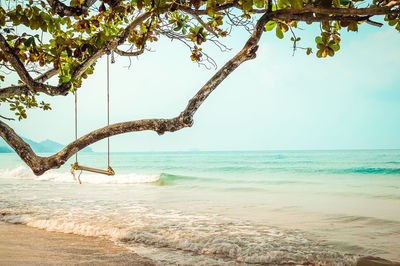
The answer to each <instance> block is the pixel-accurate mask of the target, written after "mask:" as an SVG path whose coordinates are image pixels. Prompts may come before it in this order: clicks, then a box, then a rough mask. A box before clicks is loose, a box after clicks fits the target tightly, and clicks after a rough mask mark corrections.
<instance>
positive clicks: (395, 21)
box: [389, 19, 399, 26]
mask: <svg viewBox="0 0 400 266" xmlns="http://www.w3.org/2000/svg"><path fill="white" fill-rule="evenodd" d="M398 21H399V20H397V19H392V20H389V26H394V25H396V24H397V22H398Z"/></svg>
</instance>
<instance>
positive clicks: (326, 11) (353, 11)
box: [180, 1, 400, 21]
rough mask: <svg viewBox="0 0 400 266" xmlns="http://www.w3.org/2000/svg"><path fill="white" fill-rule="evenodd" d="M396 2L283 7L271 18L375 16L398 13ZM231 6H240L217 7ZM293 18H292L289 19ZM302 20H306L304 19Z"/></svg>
mask: <svg viewBox="0 0 400 266" xmlns="http://www.w3.org/2000/svg"><path fill="white" fill-rule="evenodd" d="M393 2H396V4H390V5H389V4H388V5H386V6H385V7H374V8H371V7H366V8H324V7H317V6H313V5H306V6H304V7H302V8H299V9H297V8H285V9H280V10H276V11H271V12H270V14H271V17H270V18H271V19H280V18H281V17H286V16H289V15H301V14H305V13H308V14H309V13H314V14H318V15H331V16H344V17H348V16H376V15H385V14H390V13H395V14H399V13H400V10H399V9H392V8H393V7H394V6H396V5H399V1H393ZM232 7H238V8H240V6H239V4H238V3H237V2H234V3H230V4H225V5H221V6H219V7H217V9H218V10H225V9H229V8H232ZM180 10H182V11H184V12H186V13H188V14H192V15H193V14H197V15H207V11H206V10H205V9H201V10H195V9H191V8H188V7H180ZM267 11H268V9H253V10H252V12H253V13H260V14H264V13H265V12H267ZM291 20H294V19H291ZM304 21H306V20H305V19H304Z"/></svg>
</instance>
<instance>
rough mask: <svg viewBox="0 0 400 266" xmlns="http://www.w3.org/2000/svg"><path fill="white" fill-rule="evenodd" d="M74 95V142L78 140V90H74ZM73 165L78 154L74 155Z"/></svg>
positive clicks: (76, 160) (76, 161)
mask: <svg viewBox="0 0 400 266" xmlns="http://www.w3.org/2000/svg"><path fill="white" fill-rule="evenodd" d="M74 94H75V141H76V140H77V139H78V90H77V89H76V88H74ZM75 163H78V153H75Z"/></svg>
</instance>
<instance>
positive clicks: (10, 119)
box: [0, 115, 15, 121]
mask: <svg viewBox="0 0 400 266" xmlns="http://www.w3.org/2000/svg"><path fill="white" fill-rule="evenodd" d="M0 118H3V119H5V120H9V121H13V120H15V119H14V118H10V117H5V116H2V115H0Z"/></svg>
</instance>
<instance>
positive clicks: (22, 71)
mask: <svg viewBox="0 0 400 266" xmlns="http://www.w3.org/2000/svg"><path fill="white" fill-rule="evenodd" d="M0 49H1V50H3V55H4V57H5V58H6V59H7V61H8V62H9V63H10V64H11V65H12V66H13V68H14V69H15V71H16V72H17V73H18V75H19V77H20V78H21V80H22V81H23V82H24V83H25V84H26V85H27V86H28V88H29V89H30V90H31V91H33V92H43V93H46V94H48V95H66V94H67V93H68V88H66V86H58V87H55V86H51V85H46V84H43V83H41V82H38V81H36V80H34V79H33V78H32V77H31V75H30V74H29V72H28V71H27V70H26V68H25V66H24V64H23V63H22V62H21V60H19V58H18V56H17V55H16V54H15V52H14V50H13V49H12V48H11V47H10V46H9V45H8V42H7V40H6V39H5V38H4V36H3V35H2V34H0Z"/></svg>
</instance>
